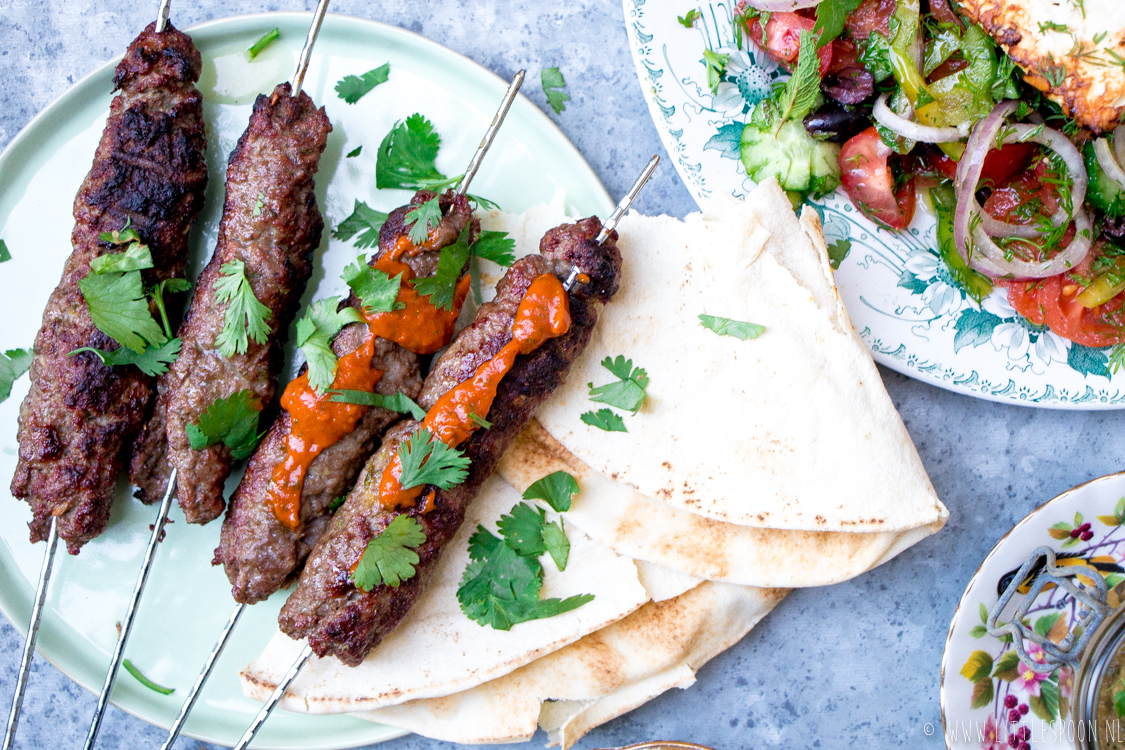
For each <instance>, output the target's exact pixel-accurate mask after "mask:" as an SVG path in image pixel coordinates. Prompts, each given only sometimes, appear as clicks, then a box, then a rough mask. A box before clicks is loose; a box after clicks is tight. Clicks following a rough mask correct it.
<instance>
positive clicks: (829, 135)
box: [804, 102, 871, 143]
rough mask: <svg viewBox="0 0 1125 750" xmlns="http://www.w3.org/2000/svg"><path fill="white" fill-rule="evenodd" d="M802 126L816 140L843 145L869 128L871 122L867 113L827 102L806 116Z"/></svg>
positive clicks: (857, 108)
mask: <svg viewBox="0 0 1125 750" xmlns="http://www.w3.org/2000/svg"><path fill="white" fill-rule="evenodd" d="M804 125H805V130H807V131H808V132H809V135H811V136H813V137H814V138H816V139H818V140H822V141H832V142H833V143H843V142H844V141H846V140H848V139H849V138H851V137H852V136H853V135H857V134H859V133H862V132H863V131H864V130H867V128H869V127H871V120H870V116H869V111H864V110H862V109H860V108H859V107H844V106H841V105H840V104H837V103H835V102H829V103H828V104H825V105H824V106H823V107H821V108H820V109H818V110H817V111H816V112H813V113H812V114H810V115H807V116H806V117H805V120H804Z"/></svg>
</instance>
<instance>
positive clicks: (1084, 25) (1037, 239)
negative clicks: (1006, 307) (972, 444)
mask: <svg viewBox="0 0 1125 750" xmlns="http://www.w3.org/2000/svg"><path fill="white" fill-rule="evenodd" d="M697 18H698V14H697V13H688V14H687V15H686V16H684V17H682V18H680V21H681V23H682V24H683V25H685V26H690V25H692V24H693V23H695V22H696V21H697ZM733 24H734V38H735V42H736V45H737V46H738V47H740V48H741V47H744V46H747V45H750V44H753V45H754V46H756V47H757V48H758V49H759V50H761V51H763V52H764V53H765V54H766V55H768V57H769V58H770V59H772V60H773V61H774V62H776V63H778V64H779V65H780V66H781V67H783V68H785V69H787V70H788V71H789V72H790V73H791V76H790V77H789V78H788V79H787V80H785V81H784V82H782V83H777V84H775V85H774V87H773V90H772V92H771V94H770V95H769V96H768V97H767V98H765V99H764V100H762V101H759V102H757V103H756V104H754V105H752V106H751V107H750V110H749V112H748V113H747V118H746V122H745V124H744V125H743V126H742V133H741V139H740V143H739V155H740V157H741V161H742V164H743V166H744V167H745V169H746V172H747V175H748V176H749V177H750V178H751V179H752V180H754V181H755V182H760V181H762V180H766V179H768V178H770V177H775V178H776V179H777V180H778V182H779V183H780V184H781V186H782V187H783V188H784V189H785V190H786V191H787V193H788V194H789V196H790V199H791V200H792V201H793V202H794V204H795V205H796V204H798V203H800V202H801V201H803V200H805V199H807V198H818V197H821V196H824V195H826V194H828V193H830V192H832V191H834V190H836V189H837V188H838V187H840V186H842V187H843V190H844V191H845V192H846V193H847V196H848V198H849V199H850V200H851V202H852V204H854V206H855V208H856V209H857V210H858V211H859V212H861V213H862V214H864V215H865V216H867V217H868V218H870V219H871V220H873V221H875V222H877V223H878V224H880V225H882V226H883V227H885V228H887V229H890V230H904V229H906V228H907V227H908V226H909V225H910V223H911V221H912V219H913V217H914V214H915V211H916V210H917V209H918V206H919V204H922V205H924V206H925V207H926V210H928V211H929V212H931V213H932V214H933V215H934V216H935V217H936V220H937V232H936V237H937V243H938V245H939V247H938V252H939V255H940V257H941V260H942V261H943V262H944V264H945V265H946V267H947V270H948V273H949V275H950V277H951V278H952V279H953V280H954V281H955V282H956V284H957V285H959V286H960V287H961V288H962V289H963V290H964V292H965V293H966V294H967V295H968V296H970V297H972V298H973V299H975V300H977V301H978V302H980V301H981V300H983V299H984V298H985V297H986V296H988V295H989V294H990V293H991V292H992V291H993V289H994V288H995V287H1001V288H1002V289H1003V290H1005V291H1006V294H1007V299H1008V302H1009V304H1010V305H1011V306H1012V308H1014V309H1015V310H1016V311H1017V312H1018V313H1019V314H1020V315H1022V316H1023V317H1024V318H1026V319H1027V320H1028V321H1029V322H1031V323H1032V324H1034V325H1036V326H1045V327H1047V328H1049V329H1050V330H1051V331H1053V332H1054V333H1056V334H1058V335H1059V336H1061V337H1063V338H1065V339H1068V340H1070V341H1072V342H1075V343H1077V344H1080V345H1082V346H1085V347H1099V348H1103V347H1114V348H1113V349H1112V350H1111V354H1110V364H1111V368H1112V369H1116V368H1117V367H1118V366H1119V365H1120V364H1122V363H1125V310H1123V304H1125V169H1123V168H1122V165H1123V164H1125V125H1123V124H1122V114H1123V112H1125V3H1120V2H1119V0H1059V1H1058V2H1048V1H1047V0H987V2H986V1H985V0H963V1H962V2H960V3H958V2H955V1H954V0H820V2H817V0H749V2H738V3H737V5H736V6H735V8H734V13H733ZM702 63H703V65H705V66H706V68H707V73H708V82H709V84H710V85H711V87H712V92H713V93H715V94H716V96H717V97H721V96H722V91H721V90H720V86H724V85H729V84H724V83H723V81H724V75H726V74H727V73H728V71H727V65H728V64H732V60H731V56H730V55H726V54H720V53H718V52H716V51H713V50H706V51H705V52H704V57H703V60H702Z"/></svg>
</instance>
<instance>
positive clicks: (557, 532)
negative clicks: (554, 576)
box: [543, 518, 570, 572]
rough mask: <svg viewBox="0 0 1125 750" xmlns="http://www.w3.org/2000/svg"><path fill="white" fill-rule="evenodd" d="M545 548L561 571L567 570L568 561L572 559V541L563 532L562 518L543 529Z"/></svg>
mask: <svg viewBox="0 0 1125 750" xmlns="http://www.w3.org/2000/svg"><path fill="white" fill-rule="evenodd" d="M543 546H545V547H546V548H547V552H548V553H550V555H551V559H552V560H554V561H555V566H556V567H557V568H558V569H559V571H560V572H562V571H564V570H566V561H567V559H568V558H569V557H570V540H569V539H567V538H566V532H565V531H563V527H562V519H561V518H560V519H559V520H558V521H557V522H555V523H549V524H547V525H546V526H544V527H543Z"/></svg>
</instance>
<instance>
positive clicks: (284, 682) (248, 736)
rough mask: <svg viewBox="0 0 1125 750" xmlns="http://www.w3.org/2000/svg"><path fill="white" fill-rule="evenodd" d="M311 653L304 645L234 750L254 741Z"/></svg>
mask: <svg viewBox="0 0 1125 750" xmlns="http://www.w3.org/2000/svg"><path fill="white" fill-rule="evenodd" d="M312 653H313V652H312V646H309V645H307V644H306V645H305V648H304V650H303V651H301V655H300V656H298V657H297V661H295V662H293V666H291V667H289V671H288V672H286V673H285V676H284V677H282V678H281V682H279V683H278V685H277V687H276V688H274V690H273V695H271V696H270V699H269V700H268V701H266V705H264V706H262V710H261V711H259V712H258V715H257V716H255V717H254V723H252V724H251V725H250V727H249V728H248V729H247V730H246V733H245V734H243V735H242V739H240V740H239V741H238V744H237V745H235V746H234V750H246V748H247V747H248V746H249V745H250V743H251V742H253V741H254V737H255V735H257V734H258V730H260V729H261V728H262V725H263V724H265V723H266V719H268V718H269V717H270V714H271V713H273V710H274V709H275V708H277V704H278V703H281V699H282V698H284V697H285V691H286V690H288V689H289V686H290V685H292V684H293V680H295V679H297V675H298V674H299V673H300V671H301V667H303V666H305V663H306V662H308V660H309V659H310V658H312Z"/></svg>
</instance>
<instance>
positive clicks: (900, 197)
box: [840, 127, 915, 229]
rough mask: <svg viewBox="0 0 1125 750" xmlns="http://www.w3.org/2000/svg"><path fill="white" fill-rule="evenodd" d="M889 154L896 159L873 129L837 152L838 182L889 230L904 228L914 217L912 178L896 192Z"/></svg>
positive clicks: (858, 204) (868, 213) (860, 205)
mask: <svg viewBox="0 0 1125 750" xmlns="http://www.w3.org/2000/svg"><path fill="white" fill-rule="evenodd" d="M892 155H895V156H896V157H897V154H895V153H894V152H893V151H892V150H891V149H890V148H888V147H887V145H886V144H885V143H883V139H882V138H880V137H879V134H878V133H877V132H876V131H875V128H874V127H871V128H868V129H867V130H865V131H863V132H862V133H860V134H859V135H857V136H853V137H852V138H850V139H849V140H848V142H847V143H845V144H844V147H843V148H841V149H840V173H841V176H840V181H841V182H842V183H843V185H844V189H845V190H847V191H848V197H849V198H851V199H852V203H853V204H855V206H856V208H858V209H859V210H860V211H862V212H863V213H864V214H865V215H867V216H868V217H870V218H872V219H874V220H875V221H878V222H880V223H882V224H885V225H887V226H888V227H890V228H892V229H906V227H907V226H909V225H910V221H911V220H912V219H913V218H914V202H915V193H914V175H913V174H910V175H909V176H908V177H907V178H906V179H905V180H904V181H903V182H902V184H901V186H900V187H899V188H898V190H895V176H894V174H893V173H892V165H891V162H890V158H891V156H892Z"/></svg>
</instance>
